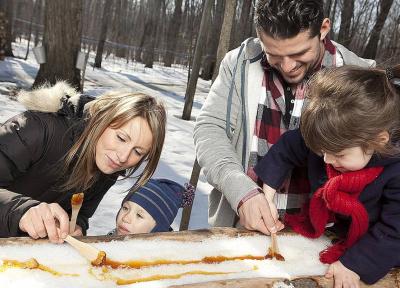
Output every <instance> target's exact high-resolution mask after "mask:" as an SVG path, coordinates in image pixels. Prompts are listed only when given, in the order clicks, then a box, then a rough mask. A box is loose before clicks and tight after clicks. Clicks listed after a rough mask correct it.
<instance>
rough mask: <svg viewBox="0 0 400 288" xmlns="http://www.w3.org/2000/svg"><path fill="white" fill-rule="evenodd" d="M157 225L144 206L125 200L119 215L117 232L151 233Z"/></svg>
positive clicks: (120, 233)
mask: <svg viewBox="0 0 400 288" xmlns="http://www.w3.org/2000/svg"><path fill="white" fill-rule="evenodd" d="M155 226H156V221H155V220H154V219H153V217H152V216H151V215H150V214H149V213H148V212H147V211H146V210H144V209H143V208H142V206H140V205H138V204H136V203H134V202H132V201H125V203H124V204H123V205H122V207H121V209H120V210H119V212H118V216H117V234H118V235H126V234H138V233H149V232H150V231H151V230H153V228H154V227H155Z"/></svg>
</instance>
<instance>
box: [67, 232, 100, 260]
mask: <svg viewBox="0 0 400 288" xmlns="http://www.w3.org/2000/svg"><path fill="white" fill-rule="evenodd" d="M64 240H65V241H66V242H67V243H68V244H70V245H71V246H72V247H74V248H75V249H76V250H77V251H78V252H79V254H81V255H82V257H84V258H85V259H87V260H89V261H90V262H91V263H92V264H93V265H96V266H98V265H101V264H103V263H104V261H105V258H106V253H105V252H104V251H101V250H99V249H97V248H96V247H94V246H92V245H90V244H87V243H85V242H82V241H79V240H78V239H75V238H74V237H72V236H70V235H68V236H67V237H66V238H65V239H64Z"/></svg>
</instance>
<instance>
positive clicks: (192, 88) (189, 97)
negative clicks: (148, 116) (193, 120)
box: [182, 0, 212, 120]
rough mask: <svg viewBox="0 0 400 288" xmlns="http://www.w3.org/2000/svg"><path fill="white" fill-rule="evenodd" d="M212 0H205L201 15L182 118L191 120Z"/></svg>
mask: <svg viewBox="0 0 400 288" xmlns="http://www.w3.org/2000/svg"><path fill="white" fill-rule="evenodd" d="M211 4H212V1H211V0H205V4H204V10H203V15H202V17H201V24H200V31H199V36H198V37H197V42H196V50H195V52H194V59H193V68H192V73H191V74H190V79H189V83H188V86H187V89H186V94H185V106H184V108H183V113H182V119H183V120H190V115H191V113H192V106H193V100H194V94H195V92H196V86H197V80H198V78H199V71H200V65H201V56H202V52H203V51H202V48H203V46H204V40H205V39H206V33H207V30H208V29H209V28H208V27H209V24H210V23H209V22H210V21H209V19H210V12H211Z"/></svg>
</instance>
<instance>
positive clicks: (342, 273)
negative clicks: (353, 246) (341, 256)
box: [325, 261, 360, 288]
mask: <svg viewBox="0 0 400 288" xmlns="http://www.w3.org/2000/svg"><path fill="white" fill-rule="evenodd" d="M325 277H326V278H328V279H330V278H334V283H335V284H334V288H342V287H343V288H360V276H358V274H357V273H355V272H353V271H351V270H350V269H347V268H346V267H345V266H344V265H343V264H342V263H341V262H340V261H336V262H334V263H332V264H331V265H329V267H328V271H327V272H326V274H325Z"/></svg>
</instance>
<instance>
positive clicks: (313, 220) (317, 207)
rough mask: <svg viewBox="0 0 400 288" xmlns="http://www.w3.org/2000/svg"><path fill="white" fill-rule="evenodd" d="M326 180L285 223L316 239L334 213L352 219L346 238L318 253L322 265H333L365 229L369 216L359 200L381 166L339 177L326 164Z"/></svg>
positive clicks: (339, 175) (339, 174) (298, 231)
mask: <svg viewBox="0 0 400 288" xmlns="http://www.w3.org/2000/svg"><path fill="white" fill-rule="evenodd" d="M326 171H327V175H328V181H327V182H326V183H325V184H324V185H323V186H322V187H321V188H319V189H318V190H317V191H316V192H315V193H314V195H313V196H312V198H311V200H310V203H309V205H308V206H307V207H305V209H303V211H302V212H301V213H300V214H296V215H290V214H286V215H285V222H286V224H288V225H289V226H290V227H292V229H293V230H294V231H295V232H297V233H299V234H301V235H303V236H305V237H309V238H318V237H319V236H321V235H322V234H323V233H324V230H325V225H326V224H327V223H328V221H329V220H333V219H334V214H335V213H337V214H341V215H344V216H349V217H351V224H350V227H349V231H348V233H347V238H346V239H344V240H342V241H339V242H337V243H336V244H334V245H333V246H330V247H328V248H327V249H325V250H323V251H321V252H320V254H319V255H320V260H321V262H322V263H328V264H330V263H333V262H335V261H337V260H338V259H339V257H340V256H341V255H342V254H343V253H344V251H345V250H346V249H347V248H349V247H351V246H352V245H353V244H354V243H355V242H356V241H357V240H358V239H359V238H360V237H361V236H362V235H363V234H364V233H365V232H367V230H368V213H367V211H366V210H365V208H364V206H363V205H362V204H361V203H360V202H359V201H358V196H359V195H360V193H361V192H362V191H363V190H364V188H365V186H367V185H368V184H370V183H371V182H372V181H374V180H375V179H376V178H377V177H378V176H379V174H380V173H381V172H382V171H383V167H372V168H365V169H362V170H358V171H351V172H346V173H343V174H341V173H340V172H338V171H337V170H335V169H334V168H333V167H332V166H331V165H326Z"/></svg>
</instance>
